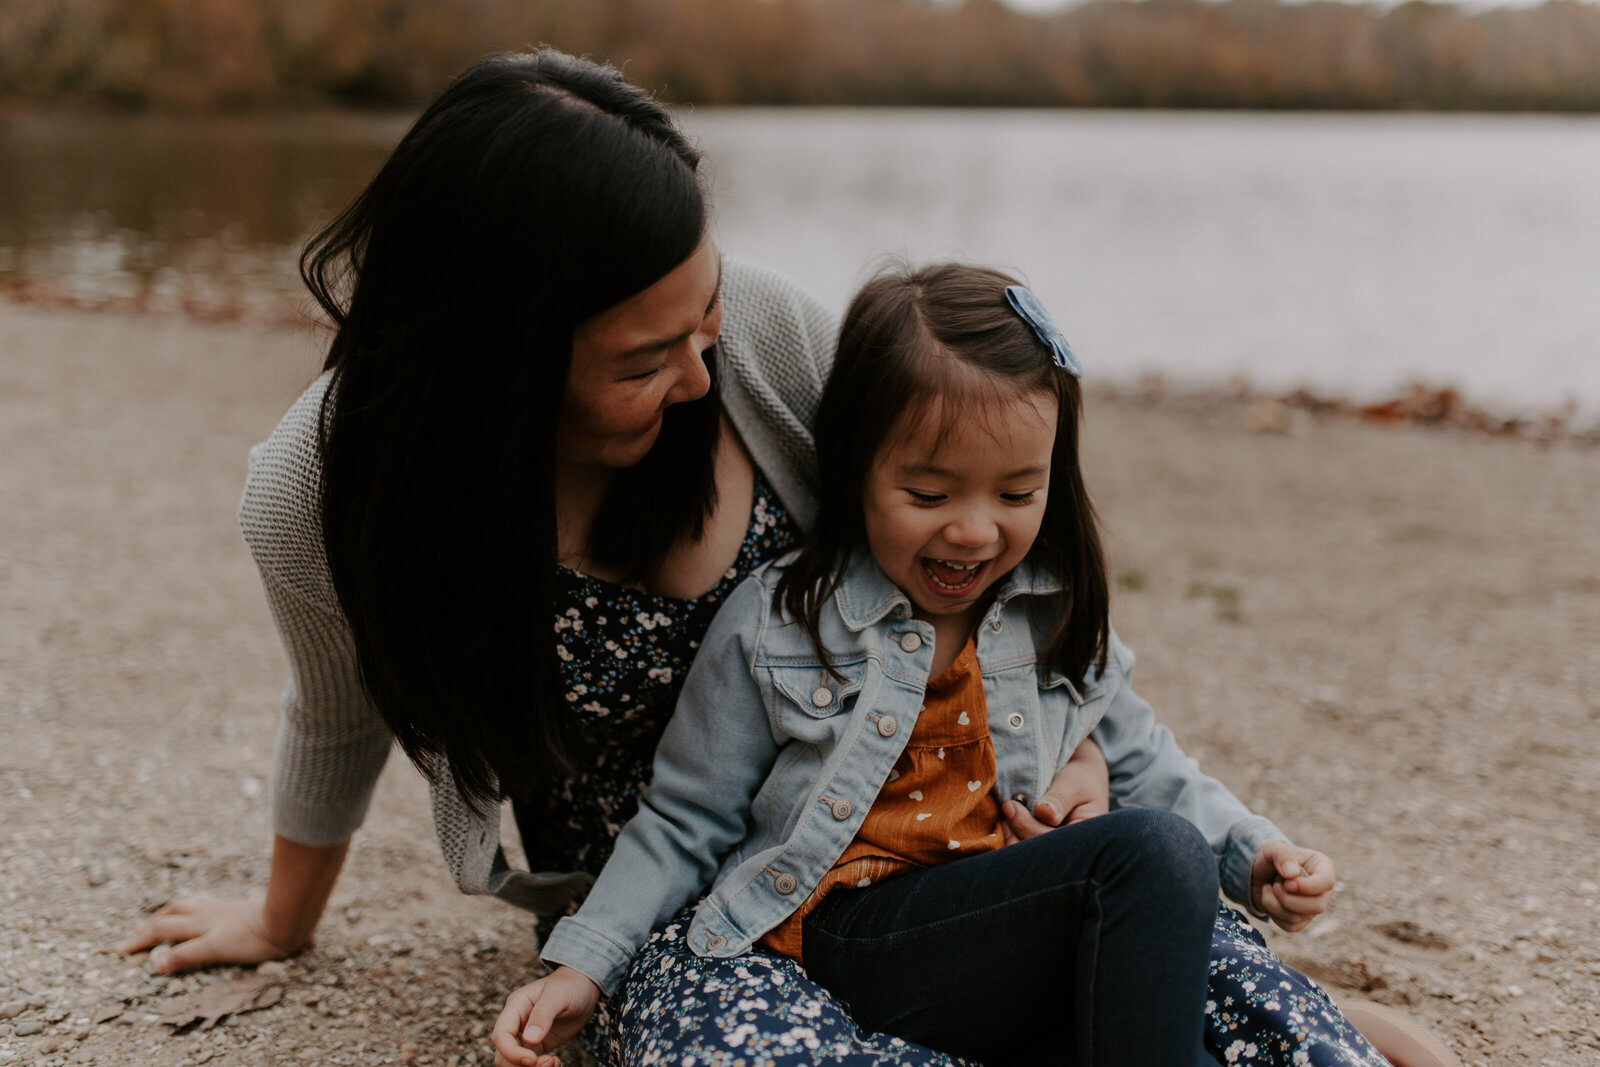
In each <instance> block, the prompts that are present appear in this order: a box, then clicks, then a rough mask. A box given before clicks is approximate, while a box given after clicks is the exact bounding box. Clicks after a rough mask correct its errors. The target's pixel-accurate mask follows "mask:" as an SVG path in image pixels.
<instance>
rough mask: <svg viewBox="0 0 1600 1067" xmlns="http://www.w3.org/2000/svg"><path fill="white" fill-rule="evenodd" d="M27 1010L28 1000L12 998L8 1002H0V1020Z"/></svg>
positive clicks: (10, 1017) (12, 1017)
mask: <svg viewBox="0 0 1600 1067" xmlns="http://www.w3.org/2000/svg"><path fill="white" fill-rule="evenodd" d="M27 1010H28V1002H27V1001H25V1000H13V1001H11V1002H10V1003H9V1004H0V1020H5V1019H15V1018H16V1017H17V1016H19V1015H21V1014H22V1013H23V1012H25V1011H27Z"/></svg>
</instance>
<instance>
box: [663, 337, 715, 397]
mask: <svg viewBox="0 0 1600 1067" xmlns="http://www.w3.org/2000/svg"><path fill="white" fill-rule="evenodd" d="M704 348H705V346H702V345H699V344H695V343H694V339H693V338H691V339H690V341H689V342H688V343H685V344H683V345H680V346H679V350H678V352H676V353H674V355H673V359H672V364H673V367H672V369H673V371H674V372H675V373H676V374H677V376H678V379H677V381H675V382H673V383H672V388H671V389H668V390H667V403H668V404H682V403H684V402H686V401H689V400H699V399H700V398H701V397H703V396H705V395H706V393H707V392H708V391H710V389H711V372H710V371H708V370H707V369H706V361H705V357H704V355H703V354H702V352H703V351H704Z"/></svg>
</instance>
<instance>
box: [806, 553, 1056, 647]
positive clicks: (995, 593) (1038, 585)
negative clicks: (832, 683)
mask: <svg viewBox="0 0 1600 1067" xmlns="http://www.w3.org/2000/svg"><path fill="white" fill-rule="evenodd" d="M1061 588H1062V585H1061V579H1060V578H1058V577H1056V576H1055V575H1054V574H1053V573H1051V572H1050V571H1049V569H1048V568H1046V567H1044V566H1042V565H1040V564H1037V563H1035V562H1034V560H1033V557H1032V556H1029V557H1028V558H1027V559H1024V560H1023V561H1022V562H1021V563H1019V564H1017V565H1016V567H1014V568H1012V570H1011V573H1009V574H1007V575H1005V576H1004V577H1003V578H1001V579H1000V581H999V582H997V583H996V584H995V586H994V588H993V589H992V590H991V591H990V594H989V595H990V603H989V607H988V609H987V610H986V611H985V613H984V615H985V621H988V619H989V618H990V617H992V616H993V615H995V614H996V613H998V612H999V611H1000V610H1001V609H1002V608H1003V607H1004V605H1005V604H1006V602H1007V601H1009V600H1011V599H1012V598H1014V597H1018V596H1050V595H1052V594H1055V593H1059V592H1061ZM833 602H834V603H835V604H836V605H838V608H839V616H840V618H841V619H843V620H844V624H845V626H847V627H849V629H850V631H851V632H852V633H860V632H861V631H862V630H865V629H866V628H867V627H869V626H873V625H875V624H877V623H880V622H882V621H883V620H884V619H885V618H887V617H888V616H889V615H890V614H898V616H899V617H900V618H906V617H907V616H909V615H910V614H911V599H910V598H909V597H907V596H906V595H905V593H903V592H901V591H900V588H899V587H898V586H897V585H895V584H894V583H893V582H891V581H890V580H889V576H888V575H887V574H884V573H883V568H881V567H879V566H878V562H877V560H875V559H873V558H872V553H871V552H869V551H867V550H866V549H865V548H860V549H857V550H856V551H855V552H853V553H851V555H850V560H849V562H848V563H847V564H846V565H845V571H844V577H843V578H841V579H840V580H839V588H838V591H837V592H836V593H835V594H834V597H833Z"/></svg>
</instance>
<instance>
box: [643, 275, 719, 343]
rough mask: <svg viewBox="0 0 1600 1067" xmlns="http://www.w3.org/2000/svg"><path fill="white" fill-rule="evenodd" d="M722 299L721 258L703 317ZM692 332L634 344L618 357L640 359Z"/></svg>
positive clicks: (680, 339)
mask: <svg viewBox="0 0 1600 1067" xmlns="http://www.w3.org/2000/svg"><path fill="white" fill-rule="evenodd" d="M721 300H722V262H721V261H720V260H719V261H718V262H717V285H716V288H714V289H712V290H711V302H710V303H709V304H707V305H706V309H705V311H704V312H702V313H701V318H704V317H705V316H706V315H709V314H711V312H712V310H713V309H715V308H716V306H717V304H718V302H719V301H721ZM696 325H698V324H696ZM692 333H694V330H688V331H686V332H684V333H680V334H679V335H678V336H676V337H666V338H662V339H661V340H659V341H646V342H645V343H644V344H642V345H634V346H633V347H632V348H629V349H626V350H624V351H623V352H622V353H620V354H619V356H618V358H619V359H638V358H640V357H641V356H650V355H654V354H655V353H657V352H659V351H661V350H662V349H663V348H671V347H672V346H673V345H675V344H677V343H678V342H679V341H682V340H683V339H684V338H685V337H688V336H689V335H690V334H692Z"/></svg>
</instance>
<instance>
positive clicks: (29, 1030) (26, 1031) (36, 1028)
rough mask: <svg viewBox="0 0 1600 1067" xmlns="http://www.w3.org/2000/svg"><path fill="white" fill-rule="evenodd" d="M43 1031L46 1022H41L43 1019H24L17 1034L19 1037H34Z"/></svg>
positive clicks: (19, 1024) (18, 1027)
mask: <svg viewBox="0 0 1600 1067" xmlns="http://www.w3.org/2000/svg"><path fill="white" fill-rule="evenodd" d="M43 1031H44V1021H43V1020H41V1019H24V1020H22V1021H21V1022H20V1023H18V1024H17V1029H16V1034H17V1036H18V1037H32V1036H33V1035H34V1034H37V1033H42V1032H43Z"/></svg>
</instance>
